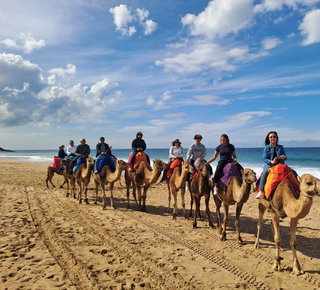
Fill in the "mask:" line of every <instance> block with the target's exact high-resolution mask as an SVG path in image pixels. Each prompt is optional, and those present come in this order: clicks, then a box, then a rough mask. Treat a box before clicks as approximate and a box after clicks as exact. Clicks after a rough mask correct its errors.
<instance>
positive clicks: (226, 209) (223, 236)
mask: <svg viewBox="0 0 320 290" xmlns="http://www.w3.org/2000/svg"><path fill="white" fill-rule="evenodd" d="M223 208H224V218H223V227H222V237H221V241H226V240H227V224H228V214H229V206H228V205H227V204H225V203H223Z"/></svg>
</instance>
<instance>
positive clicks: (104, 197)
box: [100, 183, 107, 210]
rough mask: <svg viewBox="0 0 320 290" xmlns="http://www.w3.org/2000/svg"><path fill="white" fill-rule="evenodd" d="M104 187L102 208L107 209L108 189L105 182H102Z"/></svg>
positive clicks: (102, 187)
mask: <svg viewBox="0 0 320 290" xmlns="http://www.w3.org/2000/svg"><path fill="white" fill-rule="evenodd" d="M100 185H101V189H102V210H106V208H107V195H106V189H105V185H104V184H102V183H101V184H100Z"/></svg>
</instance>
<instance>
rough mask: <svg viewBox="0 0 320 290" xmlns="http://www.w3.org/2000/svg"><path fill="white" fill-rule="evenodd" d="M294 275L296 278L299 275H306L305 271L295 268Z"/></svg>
mask: <svg viewBox="0 0 320 290" xmlns="http://www.w3.org/2000/svg"><path fill="white" fill-rule="evenodd" d="M292 274H294V275H296V276H299V275H302V274H304V271H303V270H302V269H298V268H293V269H292Z"/></svg>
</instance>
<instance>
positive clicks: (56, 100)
mask: <svg viewBox="0 0 320 290" xmlns="http://www.w3.org/2000/svg"><path fill="white" fill-rule="evenodd" d="M71 71H72V69H71ZM0 75H1V76H3V77H1V78H0V92H1V99H0V111H1V118H0V125H1V126H3V127H12V126H20V125H25V124H28V123H33V124H38V123H43V122H50V121H58V122H61V123H64V122H68V121H73V122H75V123H82V122H85V121H87V120H97V119H98V118H99V116H101V117H102V115H103V113H104V111H105V110H106V108H107V106H110V105H113V104H115V103H116V102H117V101H119V99H120V98H121V93H120V92H116V93H115V97H112V98H110V97H109V91H110V90H111V89H112V88H114V87H116V86H117V84H116V83H113V82H111V81H110V80H108V79H107V78H104V79H102V80H101V81H99V82H97V83H95V84H93V85H92V86H91V87H89V88H88V87H86V86H83V85H82V84H81V83H79V84H77V85H75V86H73V87H69V88H63V87H59V86H53V87H49V85H48V84H46V83H45V82H44V81H43V77H42V71H41V69H40V68H39V66H38V65H36V64H33V63H31V62H29V61H26V60H24V59H23V58H22V57H21V56H18V55H14V54H5V53H3V54H0Z"/></svg>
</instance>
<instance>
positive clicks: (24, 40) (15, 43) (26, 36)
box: [0, 33, 46, 53]
mask: <svg viewBox="0 0 320 290" xmlns="http://www.w3.org/2000/svg"><path fill="white" fill-rule="evenodd" d="M0 43H3V44H4V45H6V46H7V47H8V48H11V49H16V50H21V51H23V52H24V53H31V52H33V50H35V49H41V48H43V47H45V46H46V43H45V41H44V40H43V39H41V40H39V41H37V40H36V39H35V38H34V37H33V36H32V33H20V34H19V37H18V39H17V40H13V39H5V40H2V41H0Z"/></svg>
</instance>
